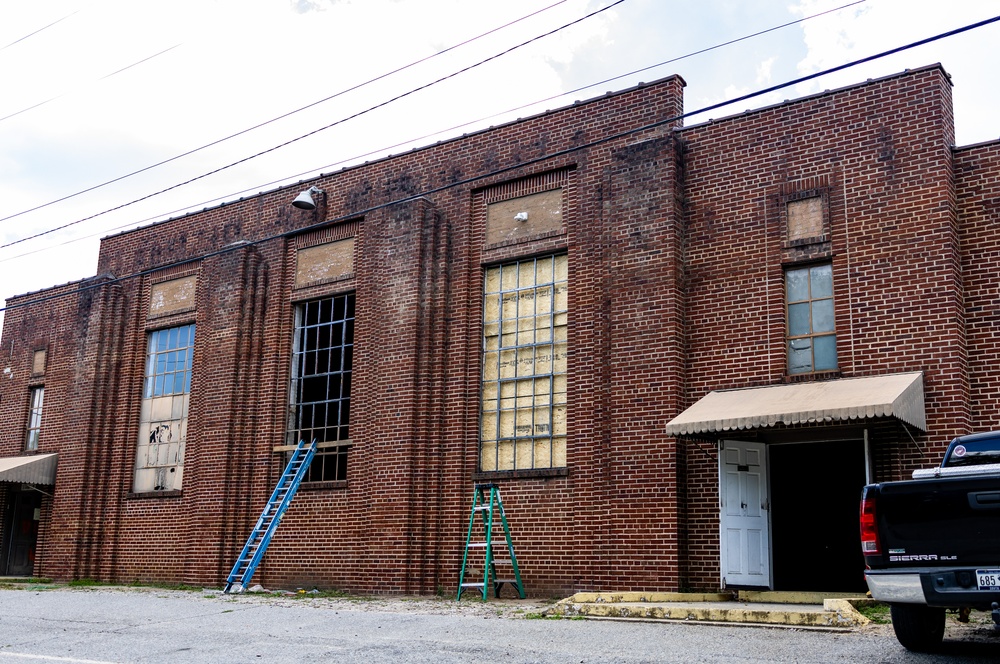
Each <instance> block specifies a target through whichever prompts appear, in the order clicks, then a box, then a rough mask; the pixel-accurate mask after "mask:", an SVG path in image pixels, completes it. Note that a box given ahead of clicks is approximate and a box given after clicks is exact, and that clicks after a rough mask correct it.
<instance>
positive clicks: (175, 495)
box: [126, 489, 182, 500]
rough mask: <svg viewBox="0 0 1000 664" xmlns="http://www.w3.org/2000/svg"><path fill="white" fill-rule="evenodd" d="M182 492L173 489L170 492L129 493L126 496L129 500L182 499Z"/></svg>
mask: <svg viewBox="0 0 1000 664" xmlns="http://www.w3.org/2000/svg"><path fill="white" fill-rule="evenodd" d="M181 494H182V491H181V490H180V489H172V490H170V491H141V492H138V493H137V492H131V491H130V492H129V494H128V495H127V496H126V498H128V499H129V500H133V499H136V500H144V499H146V498H180V497H181Z"/></svg>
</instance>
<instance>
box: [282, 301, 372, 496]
mask: <svg viewBox="0 0 1000 664" xmlns="http://www.w3.org/2000/svg"><path fill="white" fill-rule="evenodd" d="M354 299H355V298H354V293H350V294H347V295H337V296H335V297H328V298H324V299H321V300H313V301H311V302H305V303H303V304H300V305H299V306H298V307H296V312H295V343H294V347H293V361H292V384H291V409H290V413H289V419H288V434H287V442H288V444H289V445H295V444H297V443H298V442H299V441H300V440H304V441H306V442H307V443H309V442H312V441H313V440H315V441H316V442H317V443H318V447H319V450H318V452H317V453H316V456H315V458H314V459H313V462H312V464H311V465H310V467H309V471H308V475H307V476H306V477H305V481H306V482H328V481H337V480H346V479H347V452H348V448H349V447H350V444H351V430H350V424H351V373H352V369H353V365H354Z"/></svg>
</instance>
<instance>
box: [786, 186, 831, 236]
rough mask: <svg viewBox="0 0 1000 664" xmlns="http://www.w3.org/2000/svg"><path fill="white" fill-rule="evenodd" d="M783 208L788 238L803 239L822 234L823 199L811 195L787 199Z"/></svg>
mask: <svg viewBox="0 0 1000 664" xmlns="http://www.w3.org/2000/svg"><path fill="white" fill-rule="evenodd" d="M785 210H786V212H787V213H788V240H789V241H793V240H805V239H808V238H816V237H820V236H821V235H823V231H824V224H823V199H822V197H820V196H812V197H810V198H803V199H801V200H797V201H789V202H788V203H787V204H786V206H785Z"/></svg>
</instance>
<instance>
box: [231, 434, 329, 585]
mask: <svg viewBox="0 0 1000 664" xmlns="http://www.w3.org/2000/svg"><path fill="white" fill-rule="evenodd" d="M314 456H316V441H315V440H314V441H313V442H312V443H310V444H309V445H306V441H304V440H300V441H299V444H298V446H297V447H296V448H295V451H294V452H292V456H291V458H290V459H289V460H288V465H287V466H285V471H284V472H283V473H282V474H281V478H280V479H279V480H278V485H277V486H276V487H274V492H273V493H272V494H271V498H270V499H269V500H268V501H267V505H265V506H264V511H263V512H261V514H260V518H258V519H257V524H256V525H255V526H254V527H253V531H251V533H250V537H249V538H247V543H246V544H245V545H244V546H243V551H241V552H240V557H239V558H237V559H236V564H235V565H233V571H231V572H230V573H229V576H228V577H227V578H226V588H225V590H224V591H223V592H225V593H226V594H230V593H241V592H243V591H244V590H246V588H247V586H249V585H250V579H251V578H252V577H253V573H254V572H255V571H257V565H259V564H260V561H261V559H262V558H263V557H264V552H265V551H267V547H268V545H269V544H270V543H271V537H272V536H273V535H274V531H276V530H277V529H278V524H280V523H281V517H283V516H284V515H285V510H287V509H288V505H289V503H291V502H292V498H294V497H295V492H296V491H298V489H299V485H300V484H302V478H304V477H305V476H306V471H308V470H309V464H310V463H312V460H313V457H314Z"/></svg>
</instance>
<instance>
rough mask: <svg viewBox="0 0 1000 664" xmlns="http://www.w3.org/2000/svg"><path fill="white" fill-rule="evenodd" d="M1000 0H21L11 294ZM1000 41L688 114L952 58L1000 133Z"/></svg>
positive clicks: (900, 33) (967, 117) (785, 69)
mask: <svg viewBox="0 0 1000 664" xmlns="http://www.w3.org/2000/svg"><path fill="white" fill-rule="evenodd" d="M944 6H947V11H943V10H942V7H944ZM837 8H840V9H837ZM602 9H603V11H599V10H602ZM829 10H836V11H832V12H831V11H829ZM595 12H597V13H595ZM823 12H828V13H824V14H822V15H820V16H815V17H813V16H814V15H816V14H821V13H823ZM591 14H593V15H591ZM998 14H1000V2H997V0H955V1H953V2H950V3H947V5H942V4H941V3H940V2H936V1H935V2H932V1H931V0H863V1H861V2H856V1H854V0H699V1H698V2H691V1H690V0H683V1H681V0H620V1H619V0H504V1H503V2H487V1H485V0H171V2H148V1H147V2H143V1H137V0H46V1H45V2H14V1H13V0H7V1H5V2H3V3H2V4H0V90H2V91H3V92H2V94H0V245H3V246H2V247H0V299H2V298H3V297H6V296H10V295H16V294H21V293H25V292H30V291H34V290H38V289H41V288H46V287H49V286H53V285H57V284H61V283H65V282H67V281H72V280H75V279H80V278H83V277H87V276H92V275H93V274H94V273H95V271H96V266H97V251H98V246H99V242H100V238H101V237H103V236H105V235H108V234H112V233H116V232H119V231H121V230H124V229H128V228H133V227H136V226H139V225H144V224H149V223H152V222H153V221H156V220H160V219H165V218H168V217H171V216H176V215H178V214H181V213H183V212H185V211H189V210H194V209H201V208H203V207H206V206H212V205H216V204H218V203H220V202H222V201H225V200H231V199H234V198H238V197H240V196H241V195H246V194H253V193H256V192H258V191H264V190H268V189H273V188H275V187H276V186H279V185H282V184H288V183H293V182H296V181H298V180H300V179H304V178H308V177H310V176H313V175H316V174H318V173H320V172H328V171H332V170H336V169H339V168H341V167H343V166H345V165H349V164H352V163H358V162H361V161H365V160H368V159H373V158H377V157H380V156H384V155H386V154H391V153H399V152H402V151H403V150H405V149H409V148H411V147H415V146H420V145H426V144H429V143H433V142H435V141H437V140H440V139H443V138H449V137H452V136H456V135H460V134H462V133H463V132H467V131H471V130H475V129H479V128H483V127H486V126H489V125H493V124H498V123H501V122H505V121H508V120H512V119H515V118H517V117H523V116H527V115H531V114H533V113H536V112H540V111H543V110H545V109H550V108H558V107H560V106H563V105H566V104H570V103H572V102H573V101H574V100H577V99H586V98H589V97H593V96H598V95H600V94H603V93H604V92H606V91H609V90H620V89H623V88H627V87H630V86H632V85H634V84H636V83H637V82H639V81H651V80H655V79H658V78H662V77H664V76H668V75H670V74H673V73H678V74H681V75H682V76H683V77H684V79H685V80H686V81H687V84H688V87H687V89H686V92H685V105H686V107H687V109H688V111H694V110H697V109H700V108H704V107H706V106H709V105H712V104H716V103H718V102H722V101H725V100H729V99H733V98H735V97H739V96H741V95H745V94H748V93H751V92H754V91H756V90H760V89H763V88H767V87H769V86H771V85H776V84H778V83H783V82H786V81H790V80H792V79H795V78H797V77H800V76H803V75H805V74H809V73H813V72H816V71H820V70H823V69H827V68H830V67H834V66H836V65H840V64H843V63H846V62H849V61H851V60H855V59H858V58H862V57H865V56H868V55H873V54H875V53H879V52H881V51H885V50H888V49H890V48H893V47H896V46H902V45H905V44H908V43H911V42H914V41H917V40H920V39H923V38H925V37H929V36H933V35H936V34H939V33H942V32H945V31H948V30H951V29H954V28H959V27H962V26H965V25H968V24H971V23H974V22H977V21H980V20H983V19H988V18H992V17H993V16H996V15H998ZM588 15H590V16H589V17H588ZM807 17H812V18H807ZM801 19H806V20H803V21H801V22H799V23H796V24H794V25H788V26H786V27H781V28H778V26H782V25H784V24H788V23H790V22H794V21H800V20H801ZM564 26H568V27H564ZM772 28H778V29H773V30H772ZM764 31H767V32H765V33H764V34H761V35H758V36H754V37H750V38H748V39H744V40H741V41H738V42H736V43H733V44H730V45H727V46H723V47H720V48H716V49H712V50H708V51H707V52H703V53H700V54H697V55H691V56H690V57H684V56H686V55H688V54H692V53H695V52H696V51H701V50H703V49H707V48H709V47H712V46H716V45H719V44H723V43H725V42H729V41H732V40H738V39H741V38H743V37H748V36H750V35H753V34H754V33H759V32H764ZM548 33H551V34H548ZM543 35H545V36H543ZM526 42H529V43H527V44H526ZM522 44H524V45H522ZM998 44H1000V23H993V24H991V25H988V26H985V27H981V28H978V29H976V30H973V31H971V32H967V33H964V34H961V35H958V36H954V37H950V38H947V39H944V40H941V41H938V42H935V43H933V44H928V45H925V46H921V47H918V48H914V49H911V50H908V51H906V52H903V53H900V54H897V55H894V56H891V57H888V58H883V59H881V60H878V61H875V62H873V63H870V64H866V65H863V66H859V67H855V68H852V69H848V70H846V71H842V72H839V73H836V74H833V75H829V76H824V77H821V78H819V79H815V80H813V81H810V82H808V83H804V84H800V85H798V86H795V87H792V88H788V89H785V90H782V91H780V92H777V93H772V94H769V95H766V96H762V97H759V98H756V99H753V100H750V101H743V102H739V103H738V104H736V105H734V106H730V107H725V108H721V109H717V110H713V111H711V112H710V113H707V114H704V115H701V116H695V117H692V118H689V119H687V120H686V121H685V123H686V124H693V123H696V122H699V121H704V120H707V119H709V118H710V117H715V118H719V117H724V116H726V115H731V114H735V113H739V112H742V111H744V110H746V109H748V108H754V107H759V106H763V105H767V104H771V103H775V102H780V101H782V100H784V99H789V98H794V97H798V96H801V95H804V94H809V93H812V92H818V91H822V90H825V89H831V88H836V87H840V86H844V85H850V84H852V83H857V82H860V81H863V80H865V79H866V78H872V77H877V76H883V75H887V74H891V73H895V72H898V71H901V70H903V69H906V68H914V67H920V66H923V65H927V64H932V63H936V62H940V63H942V64H943V65H944V67H945V69H946V70H947V71H948V72H949V73H950V74H951V75H952V79H953V82H954V85H955V87H954V99H955V116H956V127H957V136H958V143H959V144H970V143H977V142H982V141H988V140H995V139H997V138H998V137H1000V119H997V115H996V109H997V108H1000V90H998V86H997V85H996V83H997V78H996V76H997V75H996V72H997V70H998V69H1000V48H998V46H997V45H998ZM515 47H517V48H515ZM511 49H513V50H511ZM499 54H503V55H499ZM498 55H499V57H494V56H498ZM484 61H486V62H485V63H484ZM480 63H482V64H480ZM662 63H665V64H662ZM470 67H471V68H470ZM463 70H465V71H463ZM459 72H461V73H459ZM439 79H444V80H442V81H441V82H436V81H439ZM432 83H433V85H429V84H432ZM424 86H428V87H424ZM418 88H423V89H418ZM401 95H403V96H402V97H401ZM397 98H398V99H397ZM259 125H262V126H259ZM258 126H259V127H258ZM255 127H257V128H255ZM300 137H304V138H300ZM296 139H298V140H296ZM290 141H291V142H290ZM286 143H287V145H285V144H286ZM282 145H283V147H278V146H282ZM275 148H276V149H275ZM260 153H265V154H263V155H261V156H257V157H254V158H250V157H252V156H254V155H258V154H260ZM248 158H249V159H248ZM164 162H165V163H164ZM237 162H239V163H237ZM231 164H236V165H233V166H231V167H228V168H226V167H227V166H230V165H231ZM219 169H222V170H219ZM215 171H218V172H215ZM213 172H214V174H211V175H208V174H209V173H213ZM133 173H137V174H134V175H133ZM191 180H193V181H192V182H189V181H191ZM183 183H187V184H183ZM178 185H180V186H178ZM167 189H169V191H167V192H166V193H160V192H163V191H164V190H167ZM140 199H142V200H140ZM135 201H139V202H135ZM67 224H70V225H69V226H68V227H67V228H65V229H63V230H59V231H54V232H46V231H50V230H52V229H55V228H57V227H61V226H64V225H67ZM32 236H37V237H32ZM2 315H3V314H2V311H0V316H2Z"/></svg>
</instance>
